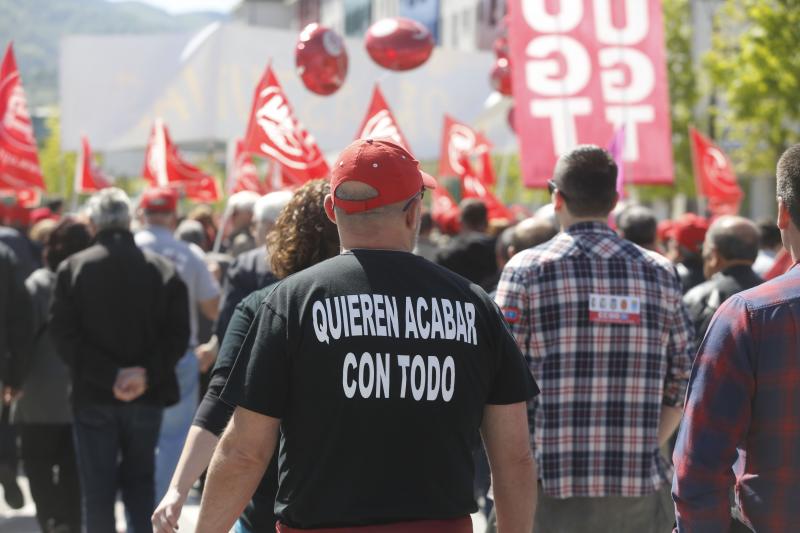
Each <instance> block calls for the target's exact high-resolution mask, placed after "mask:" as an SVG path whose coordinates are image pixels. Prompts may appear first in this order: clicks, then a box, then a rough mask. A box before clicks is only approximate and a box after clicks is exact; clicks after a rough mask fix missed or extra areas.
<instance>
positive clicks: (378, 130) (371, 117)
mask: <svg viewBox="0 0 800 533" xmlns="http://www.w3.org/2000/svg"><path fill="white" fill-rule="evenodd" d="M356 139H388V140H390V141H392V142H394V143H396V144H399V145H400V146H402V147H403V148H405V149H406V150H407V151H408V152H409V153H412V152H411V148H409V147H408V141H406V138H405V137H404V136H403V132H402V131H400V126H398V125H397V121H396V120H395V118H394V114H392V110H391V109H389V104H387V103H386V99H385V98H384V97H383V93H382V92H381V88H380V87H379V86H378V84H377V83H376V84H375V90H374V91H372V101H371V102H370V104H369V109H368V110H367V116H365V117H364V122H362V123H361V127H360V128H359V129H358V135H356Z"/></svg>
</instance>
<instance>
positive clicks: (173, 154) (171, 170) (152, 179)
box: [142, 119, 220, 202]
mask: <svg viewBox="0 0 800 533" xmlns="http://www.w3.org/2000/svg"><path fill="white" fill-rule="evenodd" d="M144 161H145V163H144V170H143V171H142V175H143V176H144V178H145V179H146V180H147V181H148V182H149V183H150V184H151V185H153V186H159V187H175V188H177V189H179V190H180V191H182V192H183V193H184V194H185V195H186V197H187V198H191V199H192V200H196V201H199V202H213V201H216V200H218V199H219V197H220V196H219V189H218V187H217V181H216V180H215V179H214V177H213V176H210V175H208V174H206V173H205V172H203V171H202V170H200V169H199V168H197V167H196V166H194V165H192V164H191V163H188V162H187V161H184V160H183V158H181V155H180V153H179V152H178V147H177V146H176V145H175V144H173V143H172V139H170V137H169V131H168V130H167V127H166V126H165V125H164V123H163V122H162V121H161V119H157V120H156V122H155V124H153V129H152V130H151V131H150V139H149V141H148V142H147V149H146V151H145V157H144Z"/></svg>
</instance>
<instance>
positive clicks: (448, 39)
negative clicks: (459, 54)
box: [439, 0, 480, 51]
mask: <svg viewBox="0 0 800 533" xmlns="http://www.w3.org/2000/svg"><path fill="white" fill-rule="evenodd" d="M479 6H480V0H441V19H440V21H439V22H440V25H439V31H440V35H441V43H440V44H441V46H443V47H446V48H453V49H455V50H463V51H474V50H477V48H478V36H477V31H478V8H479Z"/></svg>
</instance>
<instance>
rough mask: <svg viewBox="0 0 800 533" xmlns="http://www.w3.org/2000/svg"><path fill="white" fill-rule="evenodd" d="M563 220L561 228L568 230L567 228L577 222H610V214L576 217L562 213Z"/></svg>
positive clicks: (561, 218) (561, 220)
mask: <svg viewBox="0 0 800 533" xmlns="http://www.w3.org/2000/svg"><path fill="white" fill-rule="evenodd" d="M559 221H560V222H561V229H562V230H566V229H567V228H569V227H571V226H574V225H575V224H582V223H597V224H608V216H607V215H606V216H605V217H574V216H570V215H562V216H561V217H560V219H559Z"/></svg>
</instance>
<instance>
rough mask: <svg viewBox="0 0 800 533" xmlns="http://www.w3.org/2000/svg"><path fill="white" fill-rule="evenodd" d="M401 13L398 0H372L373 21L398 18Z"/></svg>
mask: <svg viewBox="0 0 800 533" xmlns="http://www.w3.org/2000/svg"><path fill="white" fill-rule="evenodd" d="M399 12H400V5H399V2H398V0H372V21H373V22H375V21H378V20H381V19H384V18H387V17H396V16H397V15H398V14H399Z"/></svg>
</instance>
